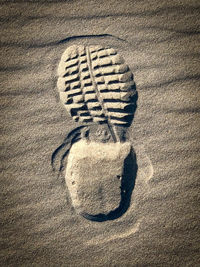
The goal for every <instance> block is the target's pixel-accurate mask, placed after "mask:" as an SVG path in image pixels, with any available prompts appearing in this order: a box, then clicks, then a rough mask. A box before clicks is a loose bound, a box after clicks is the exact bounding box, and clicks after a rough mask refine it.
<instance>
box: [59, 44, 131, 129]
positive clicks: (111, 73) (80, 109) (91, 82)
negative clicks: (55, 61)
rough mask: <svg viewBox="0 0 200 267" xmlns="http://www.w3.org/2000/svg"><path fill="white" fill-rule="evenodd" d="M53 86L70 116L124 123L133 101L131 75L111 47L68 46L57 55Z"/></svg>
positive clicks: (93, 120) (126, 122)
mask: <svg viewBox="0 0 200 267" xmlns="http://www.w3.org/2000/svg"><path fill="white" fill-rule="evenodd" d="M58 76H59V78H58V82H57V86H58V89H59V91H60V98H61V100H62V102H63V103H64V105H65V107H66V109H67V110H68V111H69V112H70V114H71V116H72V117H73V119H75V120H76V121H82V122H98V123H105V122H107V121H109V122H110V123H111V124H113V125H120V126H127V125H128V117H129V116H132V115H133V114H132V113H133V112H132V107H133V106H134V105H135V102H133V100H132V99H133V98H132V96H133V95H134V94H135V90H134V81H133V75H132V73H131V71H130V70H129V68H128V66H127V65H126V64H125V63H124V61H123V59H122V58H121V57H120V56H119V55H118V54H117V52H116V50H115V49H113V48H109V47H107V48H105V47H101V46H89V47H84V46H71V47H69V48H68V49H66V51H65V52H64V54H63V55H62V57H61V61H60V64H59V67H58Z"/></svg>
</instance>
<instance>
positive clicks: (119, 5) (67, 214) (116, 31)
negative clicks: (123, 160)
mask: <svg viewBox="0 0 200 267" xmlns="http://www.w3.org/2000/svg"><path fill="white" fill-rule="evenodd" d="M0 12H1V15H0V19H1V42H0V46H1V55H0V57H1V58H0V62H1V67H0V71H1V92H0V94H1V147H2V149H1V171H2V173H1V180H0V187H1V202H0V203H1V210H0V217H1V218H0V221H1V231H0V235H1V252H0V255H1V260H0V262H1V263H0V265H1V266H199V262H198V248H199V242H198V241H199V240H198V227H197V226H198V214H199V209H198V178H199V167H198V166H199V159H198V152H199V142H198V141H199V124H200V120H199V97H200V94H199V78H200V73H199V71H200V68H199V67H200V66H199V21H198V16H199V12H200V5H199V1H192V0H191V1H189V0H188V1H186V0H183V1H165V0H159V1H157V0H152V1H150V2H149V1H139V0H136V1H125V0H124V1H123V0H121V1H97V0H96V1H53V0H52V1H20V0H16V1H4V0H2V1H1V11H0ZM84 35H87V38H84V37H83V36H84ZM72 36H74V37H73V38H71V37H72ZM75 36H79V38H77V37H75ZM114 36H116V37H118V38H119V39H117V38H115V37H114ZM73 44H77V45H80V44H81V45H82V44H84V45H90V44H92V45H97V44H100V45H111V47H113V48H116V49H117V51H119V53H120V55H122V57H123V58H124V59H125V61H126V63H127V65H128V66H129V67H130V69H131V71H132V72H133V73H134V80H135V82H136V87H137V91H138V96H139V98H138V102H137V105H138V107H137V110H136V114H135V118H134V121H133V124H132V126H131V127H130V129H129V140H130V141H131V142H132V145H133V147H134V149H135V152H136V156H137V164H138V172H137V177H136V183H135V187H134V190H133V194H132V202H131V205H130V207H129V209H128V211H127V212H126V213H125V214H124V215H123V216H122V217H120V218H119V219H117V220H114V221H106V222H102V223H99V222H91V221H87V220H86V219H84V218H81V217H80V216H77V215H76V213H75V211H74V209H73V207H72V203H71V200H70V198H69V192H68V190H67V189H66V185H65V181H64V173H63V174H62V175H60V177H57V174H55V173H54V172H53V171H52V170H51V166H50V158H51V154H52V152H53V151H54V150H55V149H56V147H58V146H59V145H60V143H61V142H62V141H63V139H64V137H65V136H66V134H67V133H68V132H69V131H70V130H72V129H73V128H74V127H76V125H75V122H73V120H72V119H71V117H70V115H68V114H67V112H66V111H65V109H64V108H63V106H62V104H61V103H60V100H59V94H58V90H57V88H56V82H57V67H58V63H59V61H60V58H61V55H62V53H63V52H64V51H65V49H66V48H67V47H68V46H70V45H73Z"/></svg>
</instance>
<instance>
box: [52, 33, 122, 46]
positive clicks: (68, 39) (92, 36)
mask: <svg viewBox="0 0 200 267" xmlns="http://www.w3.org/2000/svg"><path fill="white" fill-rule="evenodd" d="M96 37H97V38H102V37H112V38H115V39H116V40H119V41H123V42H126V40H124V39H122V38H119V37H117V36H115V35H112V34H108V33H104V34H89V35H74V36H69V37H67V38H65V39H63V40H60V41H58V42H57V44H62V43H65V42H69V41H71V40H76V39H84V38H96Z"/></svg>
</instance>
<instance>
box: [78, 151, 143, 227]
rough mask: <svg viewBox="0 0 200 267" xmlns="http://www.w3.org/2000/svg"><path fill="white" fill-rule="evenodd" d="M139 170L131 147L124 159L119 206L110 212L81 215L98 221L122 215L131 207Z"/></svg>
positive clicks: (113, 218)
mask: <svg viewBox="0 0 200 267" xmlns="http://www.w3.org/2000/svg"><path fill="white" fill-rule="evenodd" d="M137 170H138V166H137V159H136V154H135V152H134V150H133V148H131V151H130V153H129V155H128V156H127V157H126V159H125V161H124V169H123V175H122V180H121V201H120V204H119V206H118V208H116V209H115V210H112V211H111V212H109V213H108V214H102V213H100V214H95V215H91V214H87V213H81V215H82V216H83V217H84V218H86V219H88V220H91V221H96V222H104V221H109V220H115V219H117V218H119V217H121V216H122V215H123V214H124V213H125V212H126V211H127V210H128V208H129V207H130V203H131V195H132V191H133V189H134V186H135V180H136V176H137Z"/></svg>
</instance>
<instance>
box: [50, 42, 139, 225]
mask: <svg viewBox="0 0 200 267" xmlns="http://www.w3.org/2000/svg"><path fill="white" fill-rule="evenodd" d="M58 76H59V77H58V82H57V87H58V89H59V93H60V99H61V101H62V102H63V104H64V106H65V108H66V109H67V110H68V112H69V113H70V115H71V116H72V118H73V119H74V120H75V121H76V122H81V123H82V124H81V126H79V127H77V128H76V129H74V130H73V131H71V132H70V133H69V134H68V136H67V138H66V139H65V140H64V142H63V144H61V146H60V147H58V148H57V149H56V151H55V152H54V153H53V155H52V163H54V160H55V158H56V157H57V155H58V152H61V150H62V151H63V154H62V156H61V160H60V170H61V169H62V168H64V159H65V157H66V156H67V155H68V153H69V157H68V164H67V169H66V176H65V177H66V184H67V187H68V190H69V193H70V196H71V199H72V204H73V205H74V207H75V209H76V211H77V213H79V214H81V215H82V216H84V217H85V218H87V219H90V220H95V221H105V220H114V219H116V218H118V217H120V216H122V215H123V213H124V212H125V211H126V210H127V209H128V207H129V205H130V199H131V193H132V190H133V187H134V183H135V178H136V173H137V163H136V157H135V153H134V151H133V148H132V147H131V144H130V143H129V142H127V141H126V129H127V127H129V126H130V125H131V122H132V120H133V117H134V112H135V110H136V101H137V92H136V87H135V83H134V80H133V74H132V72H131V70H130V69H129V67H128V66H127V65H126V64H125V62H124V60H123V58H122V57H121V56H120V55H118V53H117V51H116V50H115V49H113V48H110V47H102V46H75V45H74V46H71V47H69V48H67V49H66V51H65V52H64V53H63V55H62V58H61V61H60V64H59V67H58ZM80 140H81V141H80Z"/></svg>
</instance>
